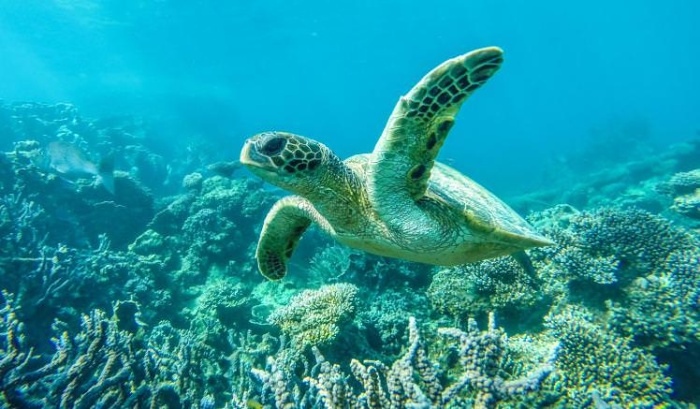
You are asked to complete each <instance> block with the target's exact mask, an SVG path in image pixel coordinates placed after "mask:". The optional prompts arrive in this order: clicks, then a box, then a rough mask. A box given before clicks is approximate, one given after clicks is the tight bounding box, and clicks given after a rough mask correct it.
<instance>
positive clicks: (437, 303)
mask: <svg viewBox="0 0 700 409" xmlns="http://www.w3.org/2000/svg"><path fill="white" fill-rule="evenodd" d="M427 294H428V298H429V299H430V302H431V303H432V305H433V308H435V309H436V310H437V311H438V312H441V313H443V314H448V315H450V316H452V317H454V318H457V319H459V318H460V317H467V316H476V315H485V314H487V313H488V312H490V311H492V310H494V309H495V310H504V309H505V310H511V311H513V310H521V311H522V310H532V309H534V306H535V304H536V303H538V302H541V301H542V295H543V294H542V292H541V291H539V284H538V283H537V281H536V278H535V277H532V276H530V275H529V274H528V273H527V272H526V271H525V269H524V268H523V267H522V266H521V265H520V264H518V263H517V262H516V261H515V260H514V259H513V258H511V257H503V258H498V259H494V260H487V261H483V262H480V263H475V264H467V265H463V266H457V267H452V268H448V269H443V270H440V271H438V272H437V273H436V274H435V275H434V276H433V281H432V283H431V284H430V287H429V288H428V291H427Z"/></svg>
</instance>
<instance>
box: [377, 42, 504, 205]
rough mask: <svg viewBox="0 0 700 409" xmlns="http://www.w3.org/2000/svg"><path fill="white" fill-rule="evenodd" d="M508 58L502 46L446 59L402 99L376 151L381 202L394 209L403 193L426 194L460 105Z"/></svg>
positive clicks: (379, 202)
mask: <svg viewBox="0 0 700 409" xmlns="http://www.w3.org/2000/svg"><path fill="white" fill-rule="evenodd" d="M502 62H503V51H502V50H501V49H500V48H498V47H488V48H481V49H478V50H474V51H472V52H470V53H467V54H464V55H461V56H459V57H456V58H452V59H450V60H447V61H445V62H443V63H442V64H440V65H439V66H437V67H436V68H435V69H433V70H432V71H430V72H429V73H428V74H427V75H426V76H425V77H423V79H421V80H420V82H418V84H416V85H415V86H414V87H413V89H411V91H410V92H409V93H408V94H407V95H405V96H403V97H401V98H400V99H399V102H398V103H397V104H396V107H395V108H394V111H393V113H392V114H391V117H390V118H389V121H388V122H387V125H386V127H385V128H384V132H383V133H382V136H381V138H380V139H379V141H378V142H377V145H376V146H375V147H374V151H373V153H372V154H373V156H374V161H375V166H374V167H373V170H372V172H371V174H370V175H369V180H368V182H369V186H368V187H369V190H370V196H371V198H372V200H373V201H374V202H375V203H377V204H378V205H379V206H380V207H382V206H383V205H387V206H389V207H391V206H393V205H394V203H395V200H396V198H397V195H398V196H399V197H404V198H405V196H406V195H408V196H409V197H410V199H412V200H418V199H420V198H421V197H422V196H423V194H424V193H425V190H426V188H427V186H428V179H430V171H431V169H432V167H433V164H434V161H435V158H436V157H437V154H438V152H439V151H440V148H441V147H442V144H443V143H444V142H445V138H446V137H447V134H448V132H449V131H450V128H452V125H453V124H454V118H455V115H457V112H458V111H459V108H460V107H461V106H462V103H464V101H465V100H466V99H467V98H468V97H469V96H470V95H471V94H472V93H473V92H474V91H475V90H476V89H478V88H479V87H481V86H482V85H483V84H484V83H485V82H486V81H487V80H488V79H489V78H490V77H491V76H492V75H493V74H495V73H496V71H498V69H499V68H500V66H501V63H502ZM407 199H408V198H407ZM385 201H386V203H383V202H385Z"/></svg>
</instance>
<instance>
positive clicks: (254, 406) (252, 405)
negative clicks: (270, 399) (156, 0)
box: [245, 399, 263, 409]
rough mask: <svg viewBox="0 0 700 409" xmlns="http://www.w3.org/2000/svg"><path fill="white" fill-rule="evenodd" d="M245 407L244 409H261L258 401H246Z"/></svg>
mask: <svg viewBox="0 0 700 409" xmlns="http://www.w3.org/2000/svg"><path fill="white" fill-rule="evenodd" d="M245 405H246V407H248V408H249V409H262V408H263V404H262V403H260V402H258V401H257V400H255V399H248V400H247V401H246V402H245Z"/></svg>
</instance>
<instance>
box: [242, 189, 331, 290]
mask: <svg viewBox="0 0 700 409" xmlns="http://www.w3.org/2000/svg"><path fill="white" fill-rule="evenodd" d="M312 222H316V223H318V224H320V225H321V228H323V229H328V228H329V226H328V222H326V220H325V219H323V218H322V217H321V215H319V214H318V212H317V211H316V209H315V208H314V207H313V205H312V204H311V203H309V202H308V201H307V200H306V199H304V198H302V197H300V196H287V197H284V198H282V199H280V200H279V201H277V203H275V205H274V206H272V209H270V212H269V213H268V214H267V217H266V218H265V222H264V224H263V228H262V231H261V232H260V240H258V248H257V250H256V252H255V257H256V258H257V259H258V269H259V270H260V273H261V274H262V275H264V276H265V277H266V278H268V279H270V280H279V279H281V278H283V277H284V276H285V275H286V274H287V261H288V260H289V258H290V257H291V256H292V253H294V249H296V247H297V244H299V239H301V236H302V234H304V232H305V231H306V229H308V228H309V226H310V225H311V223H312Z"/></svg>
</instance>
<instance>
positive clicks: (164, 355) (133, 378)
mask: <svg viewBox="0 0 700 409" xmlns="http://www.w3.org/2000/svg"><path fill="white" fill-rule="evenodd" d="M3 298H4V300H3V301H4V305H3V307H2V308H1V309H0V335H1V336H0V352H2V354H1V356H2V358H1V359H0V406H3V407H21V408H42V407H56V408H93V407H125V408H127V407H163V406H167V407H195V406H196V405H197V404H199V403H200V402H203V401H204V402H206V401H211V400H214V401H216V400H218V401H219V402H224V401H227V400H228V399H229V397H230V386H229V385H228V384H227V383H226V382H225V381H223V380H222V376H221V373H222V368H221V366H220V365H219V364H218V358H217V354H216V353H214V350H212V349H211V348H209V347H206V346H205V345H204V344H203V343H201V342H200V341H199V340H198V339H197V338H196V337H195V336H194V335H193V334H192V333H190V332H187V331H182V330H176V329H174V328H172V326H170V325H169V324H168V323H165V322H163V323H160V324H158V325H157V326H156V327H155V328H154V329H153V330H152V331H151V332H150V333H149V334H148V336H147V337H146V339H145V344H142V342H144V341H142V339H141V336H137V334H138V333H140V331H141V330H140V329H138V327H133V328H134V329H135V330H136V332H128V331H125V330H120V329H119V325H120V324H119V320H118V319H117V318H116V317H115V318H108V317H107V315H106V314H105V313H104V312H102V311H100V310H93V311H92V312H90V314H86V315H83V316H82V320H81V324H80V327H81V329H80V331H79V332H78V333H77V334H76V335H74V336H71V335H70V330H69V328H68V325H67V324H65V323H62V322H57V323H56V324H55V326H54V330H55V332H56V334H57V336H56V337H54V338H53V345H54V347H55V353H54V354H53V355H50V354H49V355H40V354H38V353H36V352H35V349H33V348H32V347H31V346H30V345H29V344H28V343H27V339H26V337H25V336H24V334H23V328H24V325H23V324H22V323H21V322H20V321H19V320H18V318H17V315H16V309H15V306H14V304H13V297H12V296H11V295H9V294H8V293H3ZM120 305H122V307H120ZM123 305H129V306H134V304H133V303H129V302H126V303H117V304H116V305H115V310H116V311H115V315H116V316H120V317H121V320H122V321H124V320H128V321H134V320H135V319H136V318H135V316H134V317H132V318H128V317H125V315H128V314H137V309H134V308H126V310H127V311H126V312H120V311H118V309H119V308H123ZM142 335H143V334H142Z"/></svg>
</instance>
